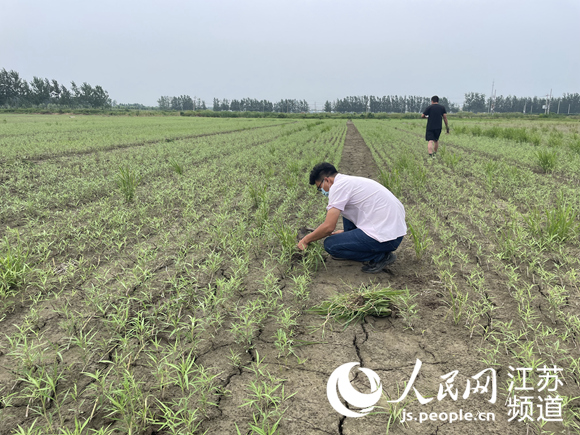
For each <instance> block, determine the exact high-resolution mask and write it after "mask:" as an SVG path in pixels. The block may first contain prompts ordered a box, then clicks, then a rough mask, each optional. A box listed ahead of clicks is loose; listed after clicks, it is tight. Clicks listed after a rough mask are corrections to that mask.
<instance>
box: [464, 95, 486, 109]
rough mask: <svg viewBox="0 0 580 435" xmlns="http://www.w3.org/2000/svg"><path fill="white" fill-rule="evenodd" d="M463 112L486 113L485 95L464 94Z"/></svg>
mask: <svg viewBox="0 0 580 435" xmlns="http://www.w3.org/2000/svg"><path fill="white" fill-rule="evenodd" d="M463 111H465V112H473V113H481V112H487V104H486V101H485V94H480V93H477V92H469V93H467V94H465V102H464V103H463Z"/></svg>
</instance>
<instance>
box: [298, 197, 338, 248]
mask: <svg viewBox="0 0 580 435" xmlns="http://www.w3.org/2000/svg"><path fill="white" fill-rule="evenodd" d="M339 217H340V210H339V209H337V208H334V207H333V208H331V209H330V210H328V212H327V213H326V219H325V220H324V222H323V223H321V224H320V225H319V226H318V228H316V229H315V230H314V231H312V232H311V233H310V234H308V235H306V236H305V237H304V238H303V239H302V240H300V241H299V242H298V249H300V250H302V251H303V250H304V249H306V246H308V244H309V243H310V242H315V241H317V240H320V239H323V238H325V237H328V236H330V235H331V234H332V232H333V231H334V229H335V228H336V223H337V222H338V218H339Z"/></svg>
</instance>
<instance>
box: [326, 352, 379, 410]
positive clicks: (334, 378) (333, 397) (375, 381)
mask: <svg viewBox="0 0 580 435" xmlns="http://www.w3.org/2000/svg"><path fill="white" fill-rule="evenodd" d="M358 365H359V363H357V362H351V363H346V364H343V365H341V366H340V367H338V368H337V369H336V370H335V371H334V372H332V374H331V375H330V378H329V379H328V384H327V385H326V394H327V396H328V401H329V402H330V404H331V405H332V407H333V408H334V409H335V411H336V412H339V413H340V414H342V415H344V416H346V417H364V416H365V415H367V414H368V413H369V412H371V411H372V410H373V408H374V405H375V404H376V403H377V402H378V401H379V399H380V398H381V394H382V387H381V379H380V378H379V375H377V374H376V373H375V372H373V371H372V370H371V369H367V368H364V367H360V368H359V370H360V371H361V372H363V373H364V374H365V375H366V376H367V378H368V380H369V383H370V385H371V393H369V394H365V393H361V392H360V391H357V390H356V389H355V388H354V387H353V386H352V385H351V383H350V371H351V369H352V368H353V367H355V366H358ZM339 393H340V397H342V399H343V400H344V401H346V402H347V403H348V404H349V405H350V406H351V407H356V408H360V409H359V410H358V412H356V411H354V410H352V409H348V408H347V407H346V406H344V405H343V403H342V401H341V399H340V397H339Z"/></svg>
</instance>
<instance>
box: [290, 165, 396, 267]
mask: <svg viewBox="0 0 580 435" xmlns="http://www.w3.org/2000/svg"><path fill="white" fill-rule="evenodd" d="M310 185H314V186H316V188H317V189H318V190H320V192H321V193H322V194H323V195H324V196H326V197H328V206H327V207H326V210H327V213H326V219H325V220H324V222H323V223H322V224H320V225H319V226H318V228H316V229H315V230H314V231H313V232H312V233H310V234H308V235H307V236H306V237H304V238H303V239H302V240H300V241H299V242H298V249H300V250H304V249H306V246H308V244H309V243H310V242H314V241H316V240H319V239H322V238H324V237H326V240H325V241H324V249H325V250H326V252H328V253H329V254H330V255H331V256H332V257H333V258H334V259H336V260H354V261H360V262H363V263H364V266H363V268H362V271H363V272H366V273H378V272H381V271H382V270H383V268H384V267H385V266H388V265H389V264H392V263H393V262H394V261H395V260H396V259H397V256H396V255H395V254H394V253H393V251H395V250H396V249H397V248H398V247H399V245H400V244H401V241H402V240H403V236H404V235H405V234H407V225H406V223H405V208H404V207H403V204H401V202H400V201H399V200H398V199H397V198H396V197H395V195H393V194H392V193H391V192H390V191H389V190H388V189H387V188H386V187H384V186H383V185H382V184H380V183H377V182H376V181H374V180H371V179H369V178H363V177H354V176H351V175H344V174H339V173H338V172H337V170H336V168H335V167H334V166H333V165H331V164H330V163H319V164H318V165H316V166H315V167H314V168H313V169H312V171H311V172H310ZM341 214H342V221H343V227H344V230H343V231H335V228H336V223H337V222H338V218H339V217H340V215H341Z"/></svg>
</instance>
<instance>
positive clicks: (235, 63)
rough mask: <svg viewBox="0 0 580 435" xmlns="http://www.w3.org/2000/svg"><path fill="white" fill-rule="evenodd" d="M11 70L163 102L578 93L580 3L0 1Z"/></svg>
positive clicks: (458, 99) (4, 63) (0, 46)
mask: <svg viewBox="0 0 580 435" xmlns="http://www.w3.org/2000/svg"><path fill="white" fill-rule="evenodd" d="M0 22H1V24H0V69H1V68H6V69H7V70H15V71H18V72H19V73H20V75H21V76H22V77H23V78H24V79H26V80H28V81H30V80H31V79H32V77H33V76H38V77H42V78H49V79H56V80H57V81H59V82H60V83H63V84H65V85H67V87H69V86H68V85H69V84H70V81H71V80H74V81H76V82H77V83H82V82H88V83H90V84H91V85H93V86H95V85H101V86H102V87H103V88H104V89H105V90H107V91H108V92H109V95H110V97H111V98H112V99H114V100H116V101H117V102H119V103H142V104H146V105H157V99H158V98H159V97H160V96H161V95H169V96H174V95H182V94H186V95H190V96H192V97H193V96H197V97H199V98H201V99H203V100H205V101H206V103H207V104H208V105H210V106H211V103H212V101H213V98H220V99H222V98H227V99H234V98H236V99H240V98H244V97H250V98H257V99H267V100H270V101H278V100H280V99H282V98H292V99H301V100H302V99H304V100H306V101H308V103H309V104H310V105H311V107H312V108H314V104H315V103H316V104H317V105H322V104H323V103H324V101H326V100H331V101H333V100H335V99H337V98H343V97H345V96H349V95H376V96H383V95H420V96H431V95H433V94H438V95H439V96H446V97H447V98H449V99H450V100H451V101H453V102H455V103H459V104H461V103H462V102H463V97H464V94H465V93H466V92H480V93H484V94H486V95H489V94H490V92H491V88H492V82H495V88H496V90H497V95H504V96H507V95H517V96H521V97H523V96H543V95H545V94H547V93H549V92H550V89H552V92H553V94H554V95H556V96H560V95H562V94H563V93H576V92H580V25H579V23H580V1H579V0H551V1H546V0H501V1H500V0H396V1H394V0H360V1H357V2H355V1H353V0H350V1H346V0H203V1H201V0H163V1H161V0H99V1H81V0H76V1H73V0H51V1H46V0H0Z"/></svg>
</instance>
